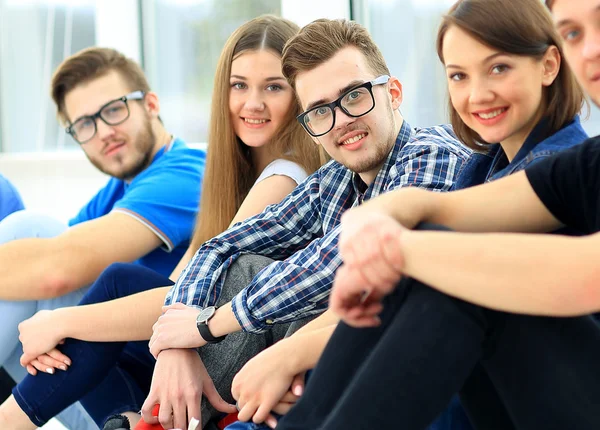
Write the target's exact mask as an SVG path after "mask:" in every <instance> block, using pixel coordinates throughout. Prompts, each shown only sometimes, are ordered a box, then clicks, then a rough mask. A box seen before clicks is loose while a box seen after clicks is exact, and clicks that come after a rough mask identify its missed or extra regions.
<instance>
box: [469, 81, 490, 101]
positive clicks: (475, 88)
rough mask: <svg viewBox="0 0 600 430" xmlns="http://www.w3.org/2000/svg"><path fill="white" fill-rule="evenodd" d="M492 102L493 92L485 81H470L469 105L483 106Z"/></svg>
mask: <svg viewBox="0 0 600 430" xmlns="http://www.w3.org/2000/svg"><path fill="white" fill-rule="evenodd" d="M493 100H494V92H493V91H492V89H491V88H490V85H489V83H488V82H487V81H486V80H485V79H471V86H470V89H469V102H470V103H471V104H475V105H476V104H485V103H489V102H491V101H493Z"/></svg>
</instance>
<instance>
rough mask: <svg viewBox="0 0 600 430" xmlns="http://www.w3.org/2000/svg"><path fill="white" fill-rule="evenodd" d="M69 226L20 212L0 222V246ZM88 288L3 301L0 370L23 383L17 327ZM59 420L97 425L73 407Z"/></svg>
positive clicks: (81, 429) (82, 426)
mask: <svg viewBox="0 0 600 430" xmlns="http://www.w3.org/2000/svg"><path fill="white" fill-rule="evenodd" d="M67 228H68V226H67V225H66V224H65V223H63V222H60V221H58V220H56V219H54V218H52V217H49V216H47V215H43V214H40V213H36V212H33V211H28V210H21V211H17V212H14V213H12V214H11V215H9V216H7V217H6V218H4V219H3V220H2V221H0V244H5V243H8V242H11V241H13V240H17V239H26V238H33V237H43V238H50V237H55V236H58V235H60V234H61V233H63V232H64V231H65V230H67ZM86 290H87V288H82V289H80V290H77V291H73V292H72V293H69V294H66V295H64V296H61V297H56V298H53V299H47V300H27V301H18V302H16V301H5V300H0V315H2V324H0V345H2V347H1V348H0V366H3V367H4V368H5V370H6V371H7V372H8V373H9V374H10V376H11V377H12V378H13V379H14V380H15V381H20V380H22V379H23V378H24V377H25V376H26V375H27V371H26V370H25V369H24V368H23V367H21V365H20V363H19V358H20V357H21V354H22V347H21V342H19V331H18V329H17V326H18V325H19V323H20V322H21V321H23V320H26V319H27V318H30V317H32V316H33V315H34V314H35V313H36V312H37V311H39V310H43V309H58V308H62V307H65V306H74V305H76V304H77V303H79V301H80V300H81V299H82V297H83V295H84V294H85V291H86ZM58 418H59V420H60V421H61V422H62V423H63V424H65V425H67V426H68V427H70V428H76V429H78V430H93V429H96V425H95V424H94V423H93V421H92V420H91V419H90V417H89V416H88V415H87V413H86V412H85V411H84V410H83V408H82V407H81V405H78V404H76V405H73V407H70V408H68V409H67V410H66V411H64V412H63V413H61V414H60V416H59V417H58Z"/></svg>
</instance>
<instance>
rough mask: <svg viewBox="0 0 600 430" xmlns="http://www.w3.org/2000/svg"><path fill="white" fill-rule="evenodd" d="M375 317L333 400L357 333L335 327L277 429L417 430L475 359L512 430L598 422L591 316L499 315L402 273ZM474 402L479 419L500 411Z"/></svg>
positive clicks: (599, 376)
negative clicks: (377, 322)
mask: <svg viewBox="0 0 600 430" xmlns="http://www.w3.org/2000/svg"><path fill="white" fill-rule="evenodd" d="M382 321H383V324H382V326H381V327H379V328H378V329H379V331H378V332H377V333H374V335H375V336H376V337H377V339H378V341H377V343H376V345H375V346H374V347H372V348H368V350H369V353H368V356H367V357H366V358H365V357H364V356H363V357H361V360H360V361H361V363H360V365H359V368H358V370H357V371H354V372H353V373H352V372H346V375H351V376H352V375H353V377H352V380H351V382H350V383H347V384H346V385H347V386H346V389H345V390H344V392H343V393H342V395H341V396H339V397H338V395H336V392H337V391H339V390H336V391H335V392H332V389H331V388H330V387H332V386H336V385H337V384H344V381H343V380H340V377H343V375H344V372H343V371H340V368H346V367H347V366H348V364H347V363H348V362H353V364H352V365H351V369H353V368H354V367H355V364H354V357H353V355H352V354H348V353H347V351H348V349H347V346H348V345H349V344H352V343H353V342H355V341H356V340H357V336H360V335H361V332H363V330H358V329H353V328H351V327H348V326H347V325H345V324H340V326H339V327H338V329H337V330H336V332H335V333H334V336H333V337H332V339H331V341H330V343H329V344H328V346H327V348H326V351H325V354H324V355H323V358H322V359H321V361H320V362H319V364H318V365H317V367H316V369H315V372H314V374H313V375H312V377H311V380H310V382H309V383H308V386H307V389H306V391H305V393H304V394H303V396H302V398H301V399H300V402H299V403H298V404H297V406H296V407H295V408H293V409H292V410H291V411H290V412H289V413H288V415H287V416H286V417H284V418H283V419H282V421H281V422H280V425H279V426H278V429H279V430H290V429H327V430H336V429H346V428H354V429H371V428H395V427H402V428H403V429H406V430H411V429H423V428H425V427H426V426H427V425H428V424H429V423H430V422H431V421H432V420H433V418H434V417H435V416H436V415H437V414H438V413H439V412H440V411H441V410H443V408H444V407H445V405H446V404H447V402H448V401H449V399H450V398H451V396H452V395H453V394H454V393H456V392H457V391H459V390H460V389H461V388H462V386H463V384H464V383H465V381H466V380H467V379H468V377H469V375H471V374H472V372H473V370H474V369H475V366H476V364H477V363H479V362H481V363H482V364H483V368H484V369H485V371H486V372H487V373H488V374H489V375H490V380H491V381H492V382H493V386H494V387H496V389H497V391H498V396H497V399H500V400H501V402H502V404H503V405H506V410H507V411H508V412H509V414H510V418H511V420H512V421H513V422H514V423H516V424H515V427H516V428H522V429H537V428H545V429H564V428H578V429H579V428H581V429H593V428H600V410H599V409H598V408H597V405H598V402H600V384H598V383H597V381H599V380H600V366H598V363H599V362H600V330H599V329H598V325H597V324H595V323H594V322H593V321H592V320H591V318H588V317H585V318H564V319H558V318H555V319H554V318H539V317H523V316H517V315H511V314H503V313H499V312H494V311H490V310H486V309H483V308H480V307H477V306H474V305H471V304H468V303H465V302H463V301H461V300H457V299H453V298H451V297H449V296H446V295H444V294H441V293H439V292H437V291H436V290H433V289H431V288H428V287H426V286H424V285H422V284H420V283H419V282H417V281H414V280H410V279H409V280H404V281H402V282H401V283H400V285H399V287H398V288H397V290H396V291H395V292H394V293H393V294H392V295H390V296H389V297H388V298H387V299H386V302H385V309H384V311H383V313H382ZM376 330H377V329H376ZM358 340H359V341H360V340H361V338H360V337H358ZM489 398H490V399H492V397H491V396H490V397H489ZM322 403H325V404H326V405H327V407H326V408H323V407H322ZM468 405H469V403H468V402H467V406H468ZM478 406H479V408H480V410H479V412H480V414H481V415H484V414H485V413H486V412H489V411H492V412H496V411H498V410H500V409H501V408H499V407H498V405H496V404H493V405H491V406H492V407H491V408H489V407H488V404H479V405H478ZM315 411H317V413H315Z"/></svg>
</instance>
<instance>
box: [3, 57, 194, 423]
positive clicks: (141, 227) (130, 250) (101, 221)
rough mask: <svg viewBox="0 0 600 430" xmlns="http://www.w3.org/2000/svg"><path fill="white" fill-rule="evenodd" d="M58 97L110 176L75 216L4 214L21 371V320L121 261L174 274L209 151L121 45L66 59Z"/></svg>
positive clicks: (69, 124)
mask: <svg viewBox="0 0 600 430" xmlns="http://www.w3.org/2000/svg"><path fill="white" fill-rule="evenodd" d="M52 98H53V100H54V102H55V104H56V106H57V111H58V117H59V120H60V121H61V122H62V123H63V124H65V125H66V131H67V133H69V134H70V135H71V136H72V137H73V138H74V139H75V140H76V141H77V142H78V143H79V144H80V145H81V149H82V150H83V151H84V153H85V154H86V156H87V158H88V159H89V160H90V162H91V163H92V164H93V165H94V166H95V167H96V168H98V170H100V171H102V172H104V173H106V174H107V175H109V176H110V177H111V178H110V179H109V181H108V183H107V184H106V186H105V187H104V188H103V189H101V190H100V191H99V192H98V193H97V194H96V195H95V196H94V197H93V198H92V199H91V200H90V201H89V203H87V204H86V205H85V206H84V207H83V208H82V209H81V211H80V212H79V213H78V214H77V215H76V216H75V217H74V218H73V219H71V220H70V221H69V225H68V226H67V225H64V224H63V223H62V222H59V221H57V220H54V219H52V218H50V217H47V216H43V215H40V214H33V213H30V212H27V211H21V212H16V213H14V214H13V215H11V216H9V217H8V218H6V219H5V220H3V221H2V222H0V243H1V244H2V245H0V274H1V275H2V279H3V282H2V285H1V286H0V315H2V324H0V344H1V345H2V348H0V365H2V366H4V367H5V369H6V370H7V371H8V372H9V373H10V374H11V376H12V377H13V378H14V379H16V380H20V379H22V378H23V377H24V375H25V369H23V368H22V367H21V366H20V364H19V357H20V355H21V353H22V351H21V346H20V343H19V339H18V330H17V325H18V324H19V323H20V322H21V321H23V320H25V319H27V318H29V317H31V316H32V315H33V314H35V313H36V312H37V311H38V310H42V309H55V308H58V307H64V306H73V305H76V304H77V303H79V301H80V299H81V298H82V296H83V295H84V293H85V291H86V290H87V288H84V287H86V286H88V285H90V284H91V283H92V282H93V281H94V280H95V279H96V278H97V277H98V275H100V273H101V272H102V271H103V270H104V269H105V268H106V267H107V266H109V265H110V264H112V263H115V262H136V263H138V264H141V265H144V266H147V267H149V268H151V269H153V270H156V271H157V272H160V273H162V274H164V275H165V276H169V275H170V274H171V272H172V271H173V269H174V268H175V266H176V265H177V263H178V262H179V260H180V259H181V257H182V256H183V254H184V253H185V251H186V249H187V246H188V242H189V238H190V237H191V234H192V229H193V225H194V220H195V217H196V213H197V210H198V205H199V190H200V185H201V180H202V175H203V171H204V161H205V154H204V152H203V151H199V150H194V149H190V148H188V147H187V146H186V144H185V143H184V142H183V141H182V140H181V139H179V138H175V137H173V136H172V135H171V133H169V132H168V131H167V130H166V129H165V127H164V125H163V123H162V121H161V120H160V118H159V112H160V104H159V100H158V96H157V95H156V94H155V93H154V92H152V91H151V90H150V87H149V85H148V82H147V81H146V78H145V76H144V74H143V72H142V70H141V68H140V67H139V66H138V65H137V64H136V63H135V62H133V61H132V60H130V59H128V58H126V57H125V56H123V55H122V54H121V53H119V52H117V51H115V50H112V49H102V48H91V49H87V50H84V51H81V52H79V53H77V54H75V55H73V56H72V57H70V58H68V59H66V60H65V61H64V62H63V63H62V64H61V65H60V66H59V67H58V69H57V71H56V72H55V74H54V77H53V79H52ZM57 192H59V190H57ZM71 426H72V427H73V428H78V429H83V428H87V426H86V425H85V424H83V423H81V422H77V423H72V422H71Z"/></svg>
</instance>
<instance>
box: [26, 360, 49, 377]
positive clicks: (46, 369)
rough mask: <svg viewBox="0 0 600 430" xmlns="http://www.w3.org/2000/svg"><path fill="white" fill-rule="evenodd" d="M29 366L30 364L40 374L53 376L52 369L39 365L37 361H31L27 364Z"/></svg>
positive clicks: (42, 364)
mask: <svg viewBox="0 0 600 430" xmlns="http://www.w3.org/2000/svg"><path fill="white" fill-rule="evenodd" d="M29 364H31V365H32V366H33V367H35V368H36V369H37V370H39V371H40V372H44V373H49V374H50V375H53V374H54V368H52V367H49V366H47V365H45V364H44V363H41V362H40V361H38V360H37V359H35V360H31V363H29Z"/></svg>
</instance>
